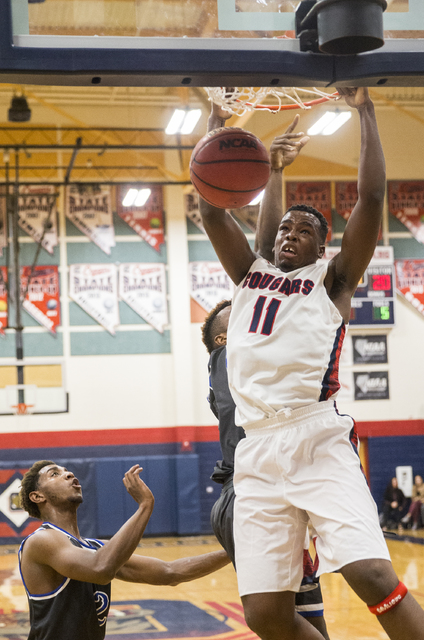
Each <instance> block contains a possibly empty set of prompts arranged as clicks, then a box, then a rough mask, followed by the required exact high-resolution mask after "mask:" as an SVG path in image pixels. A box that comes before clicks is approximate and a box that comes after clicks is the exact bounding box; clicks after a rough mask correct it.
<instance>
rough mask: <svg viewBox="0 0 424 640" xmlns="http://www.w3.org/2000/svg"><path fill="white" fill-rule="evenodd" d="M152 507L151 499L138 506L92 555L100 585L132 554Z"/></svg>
mask: <svg viewBox="0 0 424 640" xmlns="http://www.w3.org/2000/svg"><path fill="white" fill-rule="evenodd" d="M153 505H154V500H153V498H152V499H149V500H146V501H145V502H143V503H142V504H141V505H139V507H138V509H137V511H136V512H135V514H134V515H133V516H131V518H129V520H127V521H126V522H125V524H123V525H122V527H121V528H120V529H119V531H117V533H115V535H114V536H113V537H112V538H111V539H110V540H109V541H108V542H106V543H105V545H104V546H103V547H102V548H101V549H99V550H98V551H97V552H96V554H95V555H94V557H93V562H94V565H95V566H94V568H95V570H97V571H98V572H99V576H101V578H102V583H104V582H110V581H111V580H112V578H114V577H115V575H116V573H117V571H118V570H119V569H120V567H121V566H122V565H123V564H125V562H127V560H129V558H130V557H131V555H132V554H133V553H134V551H135V549H136V548H137V545H138V543H139V542H140V538H141V537H142V535H143V533H144V530H145V528H146V526H147V523H148V522H149V518H150V516H151V514H152V511H153Z"/></svg>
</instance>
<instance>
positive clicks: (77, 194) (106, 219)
mask: <svg viewBox="0 0 424 640" xmlns="http://www.w3.org/2000/svg"><path fill="white" fill-rule="evenodd" d="M65 198H66V203H65V211H66V216H67V218H69V220H71V222H73V223H74V225H75V226H76V227H77V228H78V229H79V230H80V231H82V233H84V234H85V235H86V236H87V237H88V238H90V240H91V241H92V242H94V244H96V245H97V246H98V247H100V249H101V250H102V251H104V252H105V253H107V255H110V250H111V247H114V246H115V230H114V228H113V217H112V198H111V187H110V186H109V185H105V184H72V185H69V186H67V187H66V196H65Z"/></svg>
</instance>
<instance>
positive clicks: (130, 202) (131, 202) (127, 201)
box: [122, 189, 152, 207]
mask: <svg viewBox="0 0 424 640" xmlns="http://www.w3.org/2000/svg"><path fill="white" fill-rule="evenodd" d="M151 193H152V190H151V189H128V191H127V193H126V194H125V197H124V199H123V200H122V206H123V207H132V206H134V207H142V206H143V205H145V204H146V202H147V201H148V199H149V198H150V194H151Z"/></svg>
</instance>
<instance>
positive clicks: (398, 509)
mask: <svg viewBox="0 0 424 640" xmlns="http://www.w3.org/2000/svg"><path fill="white" fill-rule="evenodd" d="M405 506H406V498H405V496H404V493H403V491H402V489H400V488H399V487H398V481H397V479H396V478H392V479H391V480H390V482H389V484H388V485H387V488H386V491H385V492H384V498H383V513H382V514H381V526H382V529H383V531H387V529H390V528H393V526H392V525H393V524H394V525H395V527H397V530H398V533H403V527H402V524H401V518H402V515H403V511H404V509H405Z"/></svg>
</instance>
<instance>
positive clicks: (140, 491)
mask: <svg viewBox="0 0 424 640" xmlns="http://www.w3.org/2000/svg"><path fill="white" fill-rule="evenodd" d="M142 471H143V468H142V467H140V465H139V464H135V465H134V466H132V467H131V469H129V470H128V471H127V472H126V474H125V476H124V478H123V482H124V485H125V488H126V490H127V491H128V493H129V494H130V496H131V497H132V498H134V500H135V501H136V502H138V504H141V503H142V502H146V501H152V502H153V501H154V498H153V494H152V492H151V491H150V489H149V487H148V486H147V485H146V484H145V483H144V482H143V480H142V479H141V478H140V473H141V472H142Z"/></svg>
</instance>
